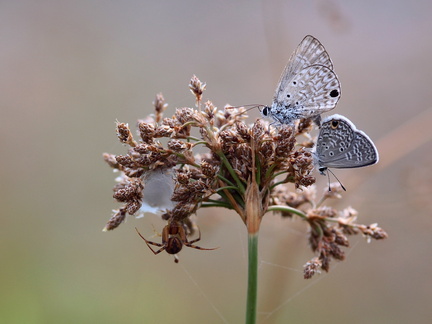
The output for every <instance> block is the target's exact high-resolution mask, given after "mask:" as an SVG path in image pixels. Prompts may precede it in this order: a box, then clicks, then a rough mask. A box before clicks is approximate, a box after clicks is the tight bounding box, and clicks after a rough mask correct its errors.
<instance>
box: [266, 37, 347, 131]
mask: <svg viewBox="0 0 432 324" xmlns="http://www.w3.org/2000/svg"><path fill="white" fill-rule="evenodd" d="M340 96H341V89H340V83H339V80H338V78H337V76H336V74H335V73H334V72H333V63H332V61H331V59H330V56H329V55H328V53H327V51H326V50H325V48H324V46H323V45H322V44H321V43H320V42H319V40H318V39H316V38H315V37H313V36H310V35H308V36H306V37H305V38H304V39H303V40H302V42H301V43H300V44H299V46H298V47H297V49H296V50H295V51H294V53H293V54H292V55H291V57H290V59H289V61H288V64H287V66H286V67H285V70H284V71H283V73H282V76H281V79H280V81H279V84H278V86H277V89H276V92H275V95H274V97H273V103H272V105H271V106H270V107H268V106H267V107H264V108H263V110H262V112H261V113H262V115H263V116H264V117H267V116H269V117H271V118H272V119H274V121H275V122H276V123H279V124H289V123H291V122H292V121H294V120H296V119H300V118H311V117H317V116H318V117H319V115H320V114H322V113H323V112H326V111H329V110H331V109H333V108H334V107H335V106H336V104H337V102H338V100H339V98H340Z"/></svg>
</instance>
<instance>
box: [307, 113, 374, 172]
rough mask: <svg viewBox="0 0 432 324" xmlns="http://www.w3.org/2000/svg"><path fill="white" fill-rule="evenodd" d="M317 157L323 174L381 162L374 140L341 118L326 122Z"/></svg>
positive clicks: (316, 151) (344, 118) (333, 118)
mask: <svg viewBox="0 0 432 324" xmlns="http://www.w3.org/2000/svg"><path fill="white" fill-rule="evenodd" d="M314 157H315V160H316V163H317V164H318V168H319V171H320V172H324V171H325V170H326V169H327V168H339V169H344V168H360V167H364V166H368V165H371V164H375V163H377V162H378V160H379V156H378V150H377V149H376V147H375V144H374V143H373V142H372V140H371V139H370V138H369V137H368V136H367V135H366V134H365V133H364V132H362V131H360V130H358V129H357V128H356V127H355V125H354V124H353V123H352V122H351V121H350V120H349V119H348V118H346V117H344V116H341V115H333V116H329V117H327V118H326V119H324V120H323V122H322V125H321V129H320V132H319V135H318V139H317V143H316V147H315V152H314Z"/></svg>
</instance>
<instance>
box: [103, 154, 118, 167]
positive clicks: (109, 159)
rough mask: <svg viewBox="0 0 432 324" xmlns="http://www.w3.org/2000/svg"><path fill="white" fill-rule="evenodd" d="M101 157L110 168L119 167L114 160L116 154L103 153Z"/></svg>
mask: <svg viewBox="0 0 432 324" xmlns="http://www.w3.org/2000/svg"><path fill="white" fill-rule="evenodd" d="M103 159H104V161H105V162H106V163H108V165H109V166H110V167H111V168H113V169H120V168H121V165H119V164H118V162H117V160H116V156H115V155H114V154H108V153H104V154H103Z"/></svg>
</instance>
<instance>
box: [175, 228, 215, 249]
mask: <svg viewBox="0 0 432 324" xmlns="http://www.w3.org/2000/svg"><path fill="white" fill-rule="evenodd" d="M199 240H201V231H200V229H199V228H198V238H196V239H195V240H192V241H187V240H186V242H183V244H184V245H186V246H187V247H190V248H193V249H197V250H216V249H219V248H218V247H217V248H212V249H207V248H202V247H200V246H197V245H193V244H192V243H196V242H198V241H199Z"/></svg>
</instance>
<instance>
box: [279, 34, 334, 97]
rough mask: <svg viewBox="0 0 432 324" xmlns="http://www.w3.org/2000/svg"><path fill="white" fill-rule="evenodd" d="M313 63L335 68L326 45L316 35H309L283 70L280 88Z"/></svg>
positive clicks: (331, 68)
mask: <svg viewBox="0 0 432 324" xmlns="http://www.w3.org/2000/svg"><path fill="white" fill-rule="evenodd" d="M311 65H324V66H325V67H327V68H329V69H330V70H333V63H332V61H331V59H330V56H329V54H328V53H327V51H326V50H325V48H324V46H323V45H322V44H321V43H320V41H319V40H318V39H316V38H315V37H313V36H311V35H307V36H306V37H305V38H303V40H302V41H301V42H300V44H299V45H298V46H297V48H296V50H295V51H294V53H292V54H291V57H290V59H289V61H288V64H287V65H286V66H285V69H284V71H283V72H282V75H281V78H280V81H279V86H278V88H284V87H285V86H286V84H287V83H288V82H289V81H290V78H291V77H293V76H294V75H296V74H297V73H299V72H300V71H301V70H303V69H304V68H306V67H308V66H311ZM276 92H278V89H277V90H276ZM275 96H276V95H275Z"/></svg>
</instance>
